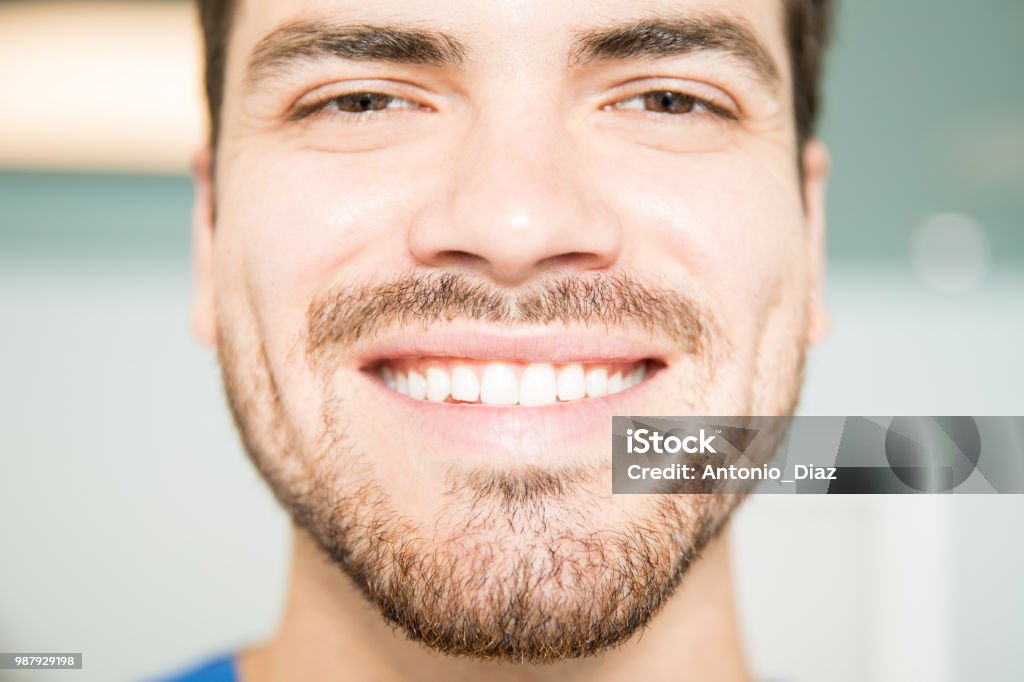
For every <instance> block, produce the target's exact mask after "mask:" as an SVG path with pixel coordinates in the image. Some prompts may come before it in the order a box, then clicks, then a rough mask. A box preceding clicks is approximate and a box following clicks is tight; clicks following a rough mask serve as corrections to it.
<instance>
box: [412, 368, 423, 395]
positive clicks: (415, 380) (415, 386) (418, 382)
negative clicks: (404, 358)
mask: <svg viewBox="0 0 1024 682" xmlns="http://www.w3.org/2000/svg"><path fill="white" fill-rule="evenodd" d="M409 397H410V398H414V399H416V400H423V399H424V398H426V397H427V380H426V378H425V377H424V376H423V375H422V374H420V373H419V372H417V371H416V370H414V369H410V370H409Z"/></svg>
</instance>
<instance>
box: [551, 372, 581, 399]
mask: <svg viewBox="0 0 1024 682" xmlns="http://www.w3.org/2000/svg"><path fill="white" fill-rule="evenodd" d="M586 392H587V386H586V383H585V382H584V379H583V365H566V366H565V367H563V368H562V369H561V371H559V372H558V399H559V400H579V399H580V398H582V397H583V396H584V395H586Z"/></svg>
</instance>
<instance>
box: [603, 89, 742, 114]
mask: <svg viewBox="0 0 1024 682" xmlns="http://www.w3.org/2000/svg"><path fill="white" fill-rule="evenodd" d="M609 108H614V109H622V110H635V111H649V112H651V113H655V114H665V115H669V116H682V115H685V114H701V113H704V114H712V115H714V116H719V117H721V118H727V119H734V118H736V116H735V114H733V113H732V112H730V111H729V110H728V109H726V108H725V107H722V106H719V105H717V104H715V103H713V102H710V101H708V100H706V99H703V98H700V97H696V96H694V95H689V94H687V93H685V92H678V91H675V90H649V91H647V92H642V93H640V94H637V95H633V96H632V97H628V98H626V99H623V100H619V101H618V102H615V103H613V104H611V105H609Z"/></svg>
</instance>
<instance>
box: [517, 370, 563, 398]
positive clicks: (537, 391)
mask: <svg viewBox="0 0 1024 682" xmlns="http://www.w3.org/2000/svg"><path fill="white" fill-rule="evenodd" d="M554 402H555V368H554V367H552V366H551V365H547V364H535V365H530V366H528V367H527V368H526V369H524V370H523V378H522V380H521V381H520V383H519V404H520V405H525V406H527V407H530V406H534V405H553V404H554Z"/></svg>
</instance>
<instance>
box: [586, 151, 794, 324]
mask: <svg viewBox="0 0 1024 682" xmlns="http://www.w3.org/2000/svg"><path fill="white" fill-rule="evenodd" d="M654 161H661V164H660V166H659V164H658V163H654ZM604 172H605V173H607V174H608V175H607V176H606V177H608V178H609V179H612V182H608V183H607V184H606V185H605V191H606V192H607V193H608V195H609V196H615V197H617V203H618V212H619V214H620V215H622V216H623V218H622V220H623V222H624V224H625V225H626V226H627V230H626V232H627V234H628V235H630V239H631V242H632V243H631V246H630V253H629V256H628V257H629V261H630V262H629V263H627V264H626V267H630V268H634V269H636V270H637V271H640V272H645V271H646V272H655V273H658V274H661V275H664V276H666V277H668V278H669V279H670V281H677V282H679V281H682V282H683V283H684V284H683V286H688V287H693V288H694V289H695V290H694V291H693V292H692V294H694V295H696V296H698V297H699V298H700V299H701V300H703V301H704V302H705V303H706V304H707V305H708V306H709V308H710V309H711V310H713V311H714V312H715V313H716V314H717V315H718V318H719V322H720V323H721V324H722V326H723V330H724V331H725V332H726V333H728V335H729V336H730V337H731V338H732V340H733V342H734V344H747V343H748V340H749V341H750V342H753V341H754V340H755V339H756V336H757V334H758V332H759V329H760V327H762V326H763V324H764V318H765V316H766V315H767V313H768V312H769V311H770V309H771V308H772V307H773V306H775V305H776V303H777V302H778V301H779V300H780V297H783V298H784V297H785V294H786V293H787V290H788V289H795V288H799V286H802V282H803V281H804V277H805V275H804V273H803V269H804V268H806V266H807V263H806V256H805V238H804V233H803V224H804V223H803V213H802V209H801V204H800V195H799V190H798V188H797V187H796V185H795V183H794V184H789V185H787V184H785V183H786V182H789V181H788V180H781V179H780V176H779V175H778V174H777V173H773V172H771V170H770V166H769V165H768V164H767V163H759V162H758V160H757V159H755V158H752V157H749V156H745V155H742V154H740V153H712V154H701V155H692V156H689V157H686V158H679V157H670V156H665V157H662V158H658V157H651V158H648V159H647V163H638V164H637V165H635V166H632V167H629V166H625V167H624V166H623V165H621V164H620V165H619V166H618V167H617V169H612V168H607V169H605V170H604Z"/></svg>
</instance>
